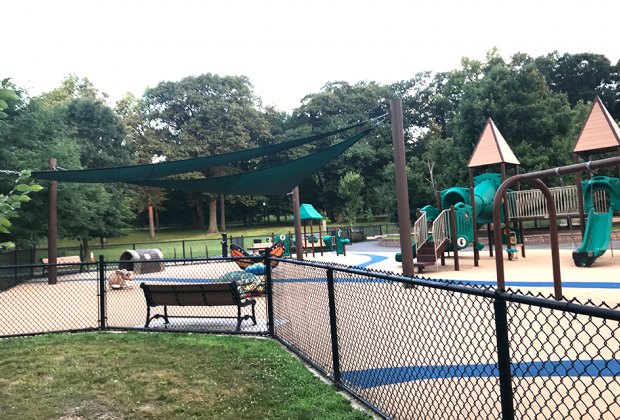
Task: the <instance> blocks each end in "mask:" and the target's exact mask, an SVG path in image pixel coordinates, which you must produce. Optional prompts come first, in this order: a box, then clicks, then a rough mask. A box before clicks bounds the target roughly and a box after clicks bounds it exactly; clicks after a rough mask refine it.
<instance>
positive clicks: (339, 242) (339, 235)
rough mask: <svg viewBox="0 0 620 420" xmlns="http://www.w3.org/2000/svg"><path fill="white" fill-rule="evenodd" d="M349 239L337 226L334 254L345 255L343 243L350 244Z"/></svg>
mask: <svg viewBox="0 0 620 420" xmlns="http://www.w3.org/2000/svg"><path fill="white" fill-rule="evenodd" d="M350 243H351V241H350V240H349V239H348V238H345V237H344V235H343V232H342V229H341V228H339V229H338V231H337V232H336V255H340V254H342V255H344V256H345V257H346V256H347V250H346V248H345V245H348V244H350Z"/></svg>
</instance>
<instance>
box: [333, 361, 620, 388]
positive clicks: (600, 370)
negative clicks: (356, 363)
mask: <svg viewBox="0 0 620 420" xmlns="http://www.w3.org/2000/svg"><path fill="white" fill-rule="evenodd" d="M511 370H512V374H513V376H515V377H522V378H526V377H551V376H590V377H616V376H620V360H615V359H614V360H560V361H546V362H521V363H512V364H511ZM498 376H499V374H498V369H497V365H496V364H482V363H481V364H472V365H443V366H441V365H438V366H403V367H391V368H376V369H366V370H355V371H347V372H342V373H341V378H342V379H343V380H344V381H346V382H348V383H349V384H351V385H352V386H354V387H358V388H372V387H376V386H383V385H392V384H398V383H403V382H411V381H419V380H428V379H447V378H496V377H498Z"/></svg>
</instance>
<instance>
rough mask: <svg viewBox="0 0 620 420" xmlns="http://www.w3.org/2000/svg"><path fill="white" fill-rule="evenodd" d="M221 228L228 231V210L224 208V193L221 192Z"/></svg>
mask: <svg viewBox="0 0 620 420" xmlns="http://www.w3.org/2000/svg"><path fill="white" fill-rule="evenodd" d="M220 230H221V231H222V232H226V211H225V208H224V194H220Z"/></svg>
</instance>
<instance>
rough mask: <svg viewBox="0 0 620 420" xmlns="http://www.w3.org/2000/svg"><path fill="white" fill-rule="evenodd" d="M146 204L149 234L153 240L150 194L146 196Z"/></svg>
mask: <svg viewBox="0 0 620 420" xmlns="http://www.w3.org/2000/svg"><path fill="white" fill-rule="evenodd" d="M146 204H147V207H148V213H149V233H150V236H151V239H155V223H154V221H153V202H152V201H151V194H150V193H148V194H147V195H146Z"/></svg>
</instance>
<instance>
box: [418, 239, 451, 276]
mask: <svg viewBox="0 0 620 420" xmlns="http://www.w3.org/2000/svg"><path fill="white" fill-rule="evenodd" d="M447 247H448V241H445V242H444V243H443V244H442V245H441V246H440V247H439V249H438V250H437V253H435V243H434V242H432V241H427V242H425V243H424V244H423V245H422V246H421V247H420V249H418V252H417V253H416V255H417V258H416V260H415V261H414V262H413V266H414V267H417V268H418V273H421V272H422V271H424V269H425V268H426V267H429V266H433V265H435V264H437V259H438V258H439V256H440V255H441V254H442V253H443V252H444V251H445V250H446V248H447Z"/></svg>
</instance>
